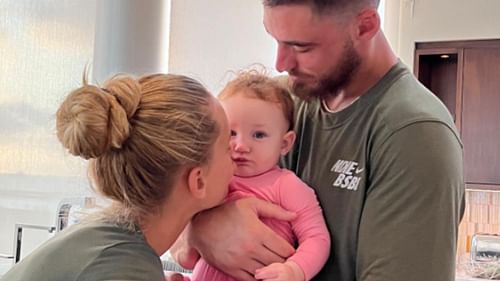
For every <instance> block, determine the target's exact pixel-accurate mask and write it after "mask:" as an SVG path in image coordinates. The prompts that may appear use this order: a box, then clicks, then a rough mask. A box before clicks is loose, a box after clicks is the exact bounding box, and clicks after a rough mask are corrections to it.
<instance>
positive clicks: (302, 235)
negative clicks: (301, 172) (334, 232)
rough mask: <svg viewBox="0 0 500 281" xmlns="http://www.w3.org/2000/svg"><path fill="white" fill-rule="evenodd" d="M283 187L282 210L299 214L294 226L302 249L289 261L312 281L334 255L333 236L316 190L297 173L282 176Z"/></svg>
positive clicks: (281, 183) (293, 223)
mask: <svg viewBox="0 0 500 281" xmlns="http://www.w3.org/2000/svg"><path fill="white" fill-rule="evenodd" d="M279 184H280V189H279V190H280V194H279V196H280V201H281V205H282V207H284V208H285V209H287V210H290V211H293V212H296V213H297V218H296V219H295V220H293V221H292V222H291V224H292V228H293V232H294V234H295V236H296V237H297V240H298V247H297V250H296V252H295V254H294V255H292V256H291V257H290V258H289V259H288V260H291V261H294V262H295V263H297V264H298V265H299V266H300V268H302V270H303V271H304V275H305V280H310V279H311V278H312V277H314V275H316V274H317V273H318V272H319V271H320V270H321V268H322V267H323V265H324V264H325V262H326V260H327V259H328V255H329V254H330V234H329V232H328V229H327V227H326V223H325V220H324V217H323V212H322V210H321V207H320V206H319V202H318V200H317V198H316V195H315V193H314V191H313V189H312V188H310V187H309V186H307V185H306V184H305V183H304V182H302V181H301V180H300V179H299V178H298V177H297V176H295V175H294V174H293V173H291V172H288V173H287V174H286V175H285V176H283V177H281V178H280V183H279Z"/></svg>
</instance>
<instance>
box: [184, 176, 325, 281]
mask: <svg viewBox="0 0 500 281" xmlns="http://www.w3.org/2000/svg"><path fill="white" fill-rule="evenodd" d="M244 197H256V198H259V199H262V200H265V201H268V202H271V203H274V204H276V205H279V206H281V207H282V208H284V209H286V210H289V211H293V212H295V213H297V218H296V219H295V220H293V221H291V222H287V221H280V220H275V219H267V218H262V219H261V220H262V221H263V222H264V223H265V224H266V225H268V226H269V227H271V228H272V229H273V230H274V231H275V232H276V233H278V234H279V235H280V236H282V237H283V238H284V239H286V240H287V241H288V242H289V243H290V244H291V245H294V246H296V245H298V247H296V252H295V254H293V255H292V256H291V257H289V258H288V260H293V261H294V262H295V263H297V264H298V265H299V266H300V268H302V270H303V271H304V274H305V280H310V279H311V278H312V277H313V276H314V275H316V274H317V273H318V272H319V271H320V270H321V268H322V267H323V265H324V264H325V262H326V260H327V259H328V255H329V253H330V234H329V233H328V229H327V227H326V224H325V220H324V218H323V213H322V211H321V208H320V206H319V203H318V200H317V199H316V195H315V194H314V191H313V190H312V188H310V187H309V186H307V185H306V184H305V183H304V182H302V181H301V180H300V179H299V178H298V177H297V176H296V175H295V174H294V173H292V172H290V171H288V170H286V169H281V168H278V167H275V168H273V169H272V170H270V171H268V172H266V173H264V174H262V175H259V176H255V177H251V178H242V177H237V176H234V177H233V179H232V181H231V183H230V185H229V194H228V197H227V200H229V201H234V200H237V199H240V198H244ZM191 280H192V281H231V280H235V279H233V278H231V277H229V276H227V275H226V274H224V273H223V272H222V271H219V270H217V269H216V268H214V267H212V266H210V265H209V264H207V263H206V262H205V261H204V260H203V259H200V260H199V261H198V262H197V263H196V266H195V268H194V270H193V275H192V277H191Z"/></svg>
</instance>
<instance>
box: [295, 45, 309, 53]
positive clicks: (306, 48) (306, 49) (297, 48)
mask: <svg viewBox="0 0 500 281" xmlns="http://www.w3.org/2000/svg"><path fill="white" fill-rule="evenodd" d="M293 49H294V50H295V51H296V52H297V53H307V52H309V51H310V50H311V49H312V48H311V47H310V46H294V47H293Z"/></svg>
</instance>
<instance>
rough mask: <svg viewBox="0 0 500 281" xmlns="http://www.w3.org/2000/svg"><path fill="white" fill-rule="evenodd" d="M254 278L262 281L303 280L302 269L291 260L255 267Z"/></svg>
mask: <svg viewBox="0 0 500 281" xmlns="http://www.w3.org/2000/svg"><path fill="white" fill-rule="evenodd" d="M255 278H256V279H259V280H263V281H304V279H305V276H304V271H302V269H301V268H300V267H299V265H298V264H296V263H295V262H293V261H287V262H285V263H273V264H271V265H268V266H266V267H264V268H260V269H257V271H256V272H255Z"/></svg>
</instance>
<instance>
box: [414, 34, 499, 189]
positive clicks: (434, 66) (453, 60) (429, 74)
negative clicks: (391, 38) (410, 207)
mask: <svg viewBox="0 0 500 281" xmlns="http://www.w3.org/2000/svg"><path fill="white" fill-rule="evenodd" d="M414 72H415V75H416V76H417V78H418V79H419V80H420V81H421V82H422V83H423V84H424V85H425V86H426V87H428V88H429V89H431V90H432V91H433V92H434V93H435V94H436V96H438V97H439V98H440V99H441V100H442V101H443V103H444V104H445V105H446V106H447V107H448V109H449V110H450V112H451V114H452V116H453V118H454V120H455V124H456V126H457V128H458V130H459V132H460V135H461V138H462V141H463V143H464V160H465V182H466V184H467V188H473V189H496V190H500V40H478V41H452V42H426V43H417V44H416V48H415V64H414Z"/></svg>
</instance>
